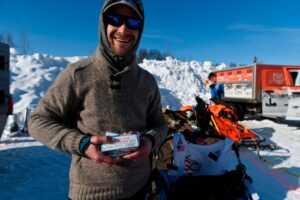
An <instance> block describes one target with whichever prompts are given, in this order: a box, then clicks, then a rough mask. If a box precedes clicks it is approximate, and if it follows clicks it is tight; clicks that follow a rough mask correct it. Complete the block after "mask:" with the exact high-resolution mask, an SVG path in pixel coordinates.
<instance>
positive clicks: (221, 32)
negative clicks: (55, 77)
mask: <svg viewBox="0 0 300 200" xmlns="http://www.w3.org/2000/svg"><path fill="white" fill-rule="evenodd" d="M0 2H1V7H0V32H4V33H12V34H13V36H14V40H15V42H16V43H18V41H19V40H20V39H19V38H20V33H21V32H22V31H26V32H27V34H28V36H29V39H30V48H31V52H38V53H47V54H52V55H56V56H81V55H84V56H87V55H90V54H91V53H92V52H93V51H94V50H95V48H96V47H97V45H98V43H99V39H98V15H99V12H100V9H101V7H102V3H103V0H85V1H84V0H72V1H71V0H43V1H41V0H26V1H24V0H0ZM143 2H144V8H145V14H146V22H145V30H144V33H143V38H142V41H141V43H140V48H146V49H158V50H160V51H162V52H168V53H171V54H172V55H173V56H174V57H176V58H179V59H184V60H197V61H199V62H203V61H206V60H210V61H212V62H214V63H221V62H225V63H227V64H229V63H230V62H234V63H237V64H249V63H251V62H252V60H253V57H254V56H257V57H258V60H259V61H261V62H263V63H270V64H289V65H300V12H299V8H300V1H298V0H214V1H212V0H191V1H183V0H144V1H143Z"/></svg>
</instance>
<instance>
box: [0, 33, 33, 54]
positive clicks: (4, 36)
mask: <svg viewBox="0 0 300 200" xmlns="http://www.w3.org/2000/svg"><path fill="white" fill-rule="evenodd" d="M0 42H2V43H5V44H8V45H9V46H10V47H12V48H16V49H18V52H19V53H20V54H23V55H27V54H29V50H30V41H29V37H28V34H27V32H26V31H22V32H21V33H20V38H19V42H18V44H17V43H15V40H14V36H13V35H12V34H11V33H2V32H0Z"/></svg>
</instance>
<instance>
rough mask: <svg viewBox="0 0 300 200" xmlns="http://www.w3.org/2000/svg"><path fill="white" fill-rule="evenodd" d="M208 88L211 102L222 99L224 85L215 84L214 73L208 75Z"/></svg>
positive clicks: (215, 77)
mask: <svg viewBox="0 0 300 200" xmlns="http://www.w3.org/2000/svg"><path fill="white" fill-rule="evenodd" d="M208 80H209V88H210V94H211V100H213V101H220V100H221V98H222V97H224V84H223V83H217V74H216V73H214V72H211V73H209V75H208Z"/></svg>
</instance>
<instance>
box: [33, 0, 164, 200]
mask: <svg viewBox="0 0 300 200" xmlns="http://www.w3.org/2000/svg"><path fill="white" fill-rule="evenodd" d="M143 26H144V11H143V6H142V3H141V2H140V1H139V0H106V1H105V2H104V5H103V8H102V11H101V13H100V47H99V48H98V49H97V51H96V53H95V54H94V55H92V56H91V57H89V58H87V59H84V60H82V61H79V62H77V63H74V64H71V65H70V66H68V67H67V68H66V69H65V70H64V71H62V72H61V74H60V75H59V76H58V77H57V79H56V81H55V83H54V84H53V85H52V86H51V87H50V88H49V90H48V92H47V93H46V95H45V96H44V97H43V98H42V99H41V101H40V102H39V105H38V107H37V109H36V111H35V112H34V113H33V114H32V116H31V119H30V123H29V132H30V133H31V135H32V136H33V137H34V138H36V139H37V140H39V141H40V142H42V143H44V144H45V145H47V146H49V147H51V148H53V149H56V150H60V151H63V152H68V153H71V154H72V163H71V168H70V173H69V175H70V188H69V198H70V199H74V200H75V199H80V200H84V199H89V200H93V199H97V200H98V199H145V196H146V190H145V187H146V185H147V181H148V179H149V175H150V170H151V169H150V161H149V155H150V153H151V151H152V150H154V149H156V148H157V147H159V146H160V144H161V143H162V141H163V140H164V138H165V136H166V133H167V130H168V126H167V124H166V122H165V120H164V118H163V115H162V109H161V103H160V93H159V88H158V86H157V83H156V81H155V79H154V77H153V76H152V75H151V74H150V73H148V72H147V71H145V70H143V69H142V68H140V67H139V66H138V65H137V62H136V59H135V52H136V50H137V48H138V44H139V41H140V39H141V35H142V31H143ZM106 132H115V133H119V134H122V133H129V132H138V133H140V134H141V137H140V146H139V148H138V149H137V150H135V151H134V152H132V153H130V154H128V155H125V156H122V157H116V158H113V157H111V156H110V155H109V154H105V153H102V152H101V151H100V150H99V149H100V146H101V145H102V144H104V143H110V142H113V140H112V138H110V137H106V136H105V135H106Z"/></svg>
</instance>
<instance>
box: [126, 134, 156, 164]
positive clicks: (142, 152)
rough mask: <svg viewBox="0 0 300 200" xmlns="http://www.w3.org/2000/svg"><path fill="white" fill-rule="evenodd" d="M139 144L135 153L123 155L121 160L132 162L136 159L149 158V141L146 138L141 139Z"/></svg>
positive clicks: (150, 144) (150, 148)
mask: <svg viewBox="0 0 300 200" xmlns="http://www.w3.org/2000/svg"><path fill="white" fill-rule="evenodd" d="M140 142H141V144H140V147H139V148H138V149H137V150H136V151H134V152H133V153H130V154H128V155H125V156H123V157H122V158H123V159H126V160H134V159H138V158H145V157H149V155H150V153H151V150H152V142H151V140H150V139H149V138H147V137H142V138H141V141H140Z"/></svg>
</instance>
